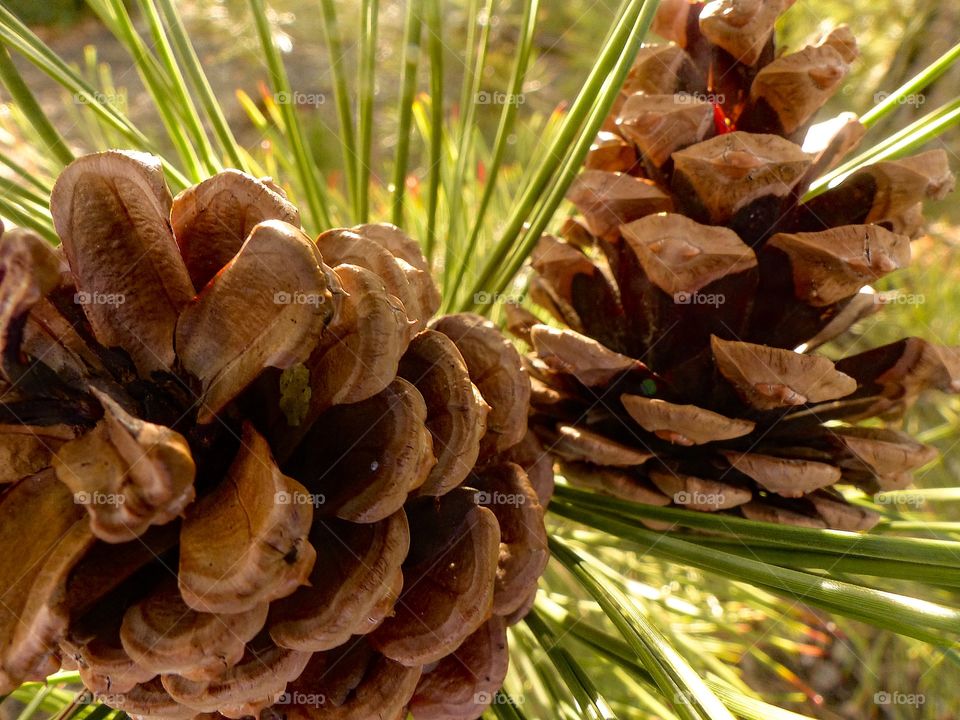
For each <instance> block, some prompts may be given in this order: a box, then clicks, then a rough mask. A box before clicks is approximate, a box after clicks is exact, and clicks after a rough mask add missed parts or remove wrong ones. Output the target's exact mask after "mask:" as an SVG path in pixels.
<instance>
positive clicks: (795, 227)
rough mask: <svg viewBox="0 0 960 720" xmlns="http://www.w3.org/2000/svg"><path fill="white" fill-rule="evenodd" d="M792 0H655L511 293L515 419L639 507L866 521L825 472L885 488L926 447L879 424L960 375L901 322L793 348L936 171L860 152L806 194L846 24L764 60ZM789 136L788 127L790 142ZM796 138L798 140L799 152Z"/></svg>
mask: <svg viewBox="0 0 960 720" xmlns="http://www.w3.org/2000/svg"><path fill="white" fill-rule="evenodd" d="M791 4H792V3H791V1H790V0H749V1H748V0H743V1H741V0H716V1H714V2H708V3H691V2H687V0H665V2H664V3H662V5H661V7H660V10H659V12H658V15H657V17H656V21H655V25H654V28H655V30H656V31H657V32H658V33H659V34H660V35H661V36H664V37H666V38H668V39H670V40H672V41H673V43H671V44H668V45H652V46H645V47H643V48H642V49H641V50H640V53H639V56H638V58H637V60H636V62H635V64H634V66H633V68H632V70H631V72H630V74H629V77H628V80H627V82H626V85H625V87H624V88H623V91H622V93H621V95H620V97H619V101H618V103H617V105H616V108H615V110H614V113H613V115H612V116H611V117H610V118H609V120H608V121H607V123H606V124H605V129H604V131H603V132H602V133H601V134H600V136H599V137H598V139H597V141H596V143H595V145H594V146H593V148H592V149H591V152H590V155H589V157H588V160H587V162H586V169H585V170H584V171H583V172H582V173H581V175H580V176H579V177H578V179H577V180H576V181H575V183H574V185H573V186H572V187H571V190H570V192H569V198H570V199H571V200H572V202H573V203H574V204H575V205H576V207H577V209H578V210H579V211H580V215H579V216H578V217H576V218H571V219H570V220H568V221H567V223H566V225H565V226H564V228H563V231H562V233H561V234H562V235H563V239H558V238H555V237H552V236H544V237H543V238H542V239H541V241H540V243H539V245H538V247H537V248H536V250H535V252H534V256H533V266H534V268H535V270H536V273H537V274H536V276H535V278H534V280H533V283H532V285H531V292H530V294H531V297H532V298H533V299H534V301H535V302H537V303H538V304H539V305H541V306H542V307H543V308H545V309H546V310H547V311H548V312H550V313H551V314H552V315H553V316H554V317H555V318H556V320H557V321H558V322H560V323H561V325H563V326H565V328H564V329H555V328H551V327H548V326H547V325H543V324H538V322H537V320H536V318H535V317H533V316H532V315H530V314H528V313H526V312H525V311H522V310H520V309H519V308H514V309H512V313H513V317H512V318H511V325H512V329H513V330H514V331H515V332H517V333H518V334H519V335H521V336H522V337H524V338H525V339H527V340H528V341H529V342H530V344H531V346H532V348H533V351H532V354H531V358H530V361H529V368H530V370H531V375H532V381H533V385H534V391H533V397H532V405H533V409H534V419H533V424H534V426H535V428H536V432H537V433H538V435H539V436H540V438H541V439H542V440H543V441H544V443H545V444H547V445H548V446H549V447H550V448H551V449H552V452H553V454H554V455H555V456H556V458H557V459H558V460H559V461H560V463H561V464H562V469H563V472H564V473H565V475H566V476H567V477H568V478H569V479H571V480H572V481H574V482H579V483H583V484H588V485H590V486H592V487H595V488H597V489H599V490H601V491H604V492H607V493H611V494H614V495H618V496H621V497H624V498H628V499H631V500H636V501H638V502H642V503H649V504H654V505H668V504H671V503H673V504H676V505H679V506H685V507H687V508H691V509H697V510H703V511H721V510H726V511H730V512H740V513H742V514H743V515H745V516H746V517H749V518H753V519H757V520H766V521H771V522H787V523H795V524H801V525H808V526H813V527H824V526H830V527H835V528H845V529H865V528H868V527H870V526H872V525H873V524H874V523H875V522H876V519H877V518H876V514H875V513H872V512H869V511H867V510H864V509H861V508H859V507H854V506H852V505H849V504H847V503H846V502H845V501H844V499H843V498H842V497H841V495H840V494H839V493H838V492H836V490H835V489H834V487H833V486H835V485H837V484H850V485H855V486H858V487H860V488H863V489H865V490H867V491H870V492H874V491H878V490H889V489H896V488H903V487H905V486H907V485H908V484H909V483H910V482H911V481H912V471H913V470H915V469H916V468H918V467H920V466H922V465H924V464H925V463H927V462H929V461H930V460H931V459H933V457H934V456H935V452H934V451H933V449H932V448H930V447H927V446H925V445H922V444H920V443H918V442H916V441H915V440H913V439H912V438H910V437H908V436H906V435H905V434H904V433H902V432H899V431H897V430H893V429H881V428H879V427H877V426H876V423H872V424H871V425H870V426H869V427H867V426H862V425H857V424H856V423H857V422H858V421H861V420H864V419H867V418H871V417H882V418H895V417H896V416H897V415H899V414H901V413H902V412H903V410H904V409H905V408H906V407H907V406H908V405H909V404H910V403H911V401H913V400H914V398H915V397H916V396H917V394H918V393H919V392H921V391H922V390H924V389H925V388H936V389H939V390H944V391H949V392H957V391H960V350H958V349H957V348H946V347H939V346H936V345H933V344H930V343H928V342H926V341H924V340H921V339H918V338H909V339H905V340H901V341H899V342H897V343H894V344H891V345H889V346H886V347H882V348H877V349H875V350H871V351H869V352H864V353H860V354H859V355H855V356H852V357H849V358H846V359H844V360H841V361H839V362H837V363H833V362H831V361H830V360H829V359H828V358H826V357H824V356H822V355H818V354H815V353H813V352H811V351H813V350H814V349H815V348H817V347H818V346H820V345H822V344H823V343H824V342H826V341H828V340H830V339H832V338H835V337H836V336H838V335H839V334H841V333H843V332H844V331H845V330H847V329H848V328H849V327H850V326H851V325H852V324H853V323H854V322H855V321H857V320H858V319H860V318H862V317H864V316H866V315H868V314H870V313H872V312H874V311H875V310H876V309H877V308H878V307H879V305H880V303H878V302H877V296H876V295H875V294H873V293H872V292H871V291H870V289H869V287H868V286H869V284H870V283H871V282H874V281H876V280H877V279H879V278H881V277H883V276H885V275H887V274H888V273H890V272H891V271H894V270H896V269H897V268H901V267H903V266H905V265H906V264H907V263H908V262H909V259H910V240H911V238H914V237H916V236H917V235H918V234H919V233H920V228H921V223H922V217H921V204H922V202H923V201H924V200H925V199H926V198H942V197H943V196H944V195H945V194H946V193H948V192H949V191H950V190H951V189H952V188H953V183H954V179H953V176H952V175H951V173H950V171H949V169H948V166H947V160H946V155H945V153H944V152H943V151H939V150H938V151H933V152H927V153H923V154H922V155H918V156H915V157H910V158H906V159H903V160H895V161H888V162H878V163H876V164H874V165H871V166H869V167H867V168H865V169H863V170H860V171H858V172H855V173H854V174H852V175H850V176H849V177H847V178H846V179H845V180H844V181H843V182H842V183H841V184H839V185H838V186H836V187H834V188H832V189H829V190H827V191H826V192H824V193H823V194H821V195H819V196H818V197H815V198H814V199H812V200H809V201H803V200H802V198H803V196H804V194H805V193H806V190H807V188H808V187H809V185H810V183H811V182H812V181H813V180H814V179H816V178H817V177H818V176H820V175H822V174H823V173H824V172H825V171H827V170H828V169H830V168H831V167H833V166H835V165H836V164H837V163H838V161H839V160H840V159H841V158H842V157H843V156H844V155H845V154H846V153H847V152H849V151H850V150H851V149H852V148H853V147H855V146H856V144H857V143H858V141H859V140H860V138H861V137H862V136H863V134H864V132H865V128H864V127H863V126H862V125H861V124H860V123H859V122H858V120H857V118H856V117H855V116H853V115H852V114H845V115H843V116H841V117H838V118H836V119H834V120H832V121H829V122H827V123H823V124H821V125H818V126H814V127H813V128H812V131H811V119H812V118H813V116H814V114H815V113H816V111H817V110H818V109H819V108H820V107H821V106H822V104H823V103H824V102H825V101H826V100H827V99H828V98H829V97H830V96H831V95H832V93H833V92H834V91H836V90H837V88H838V87H839V85H840V83H841V81H842V79H843V77H844V75H845V73H846V71H847V68H848V63H850V62H851V61H852V60H853V59H854V58H855V57H856V55H857V50H856V43H855V41H854V39H853V38H852V37H851V35H850V33H849V31H848V30H847V29H846V28H840V29H837V30H834V31H833V32H831V33H830V34H829V35H827V36H826V37H825V38H824V39H823V40H822V41H820V42H819V43H818V44H817V45H814V46H810V47H807V48H804V49H802V50H800V51H799V52H796V53H788V54H782V55H779V56H776V55H775V52H774V39H773V38H774V35H773V29H774V22H775V21H776V19H777V16H778V15H779V14H780V13H782V12H783V11H784V10H786V9H787V7H789V6H790V5H791ZM808 131H810V132H809V134H808ZM805 137H806V141H805V142H804V143H803V146H802V147H801V145H799V144H797V143H799V142H801V141H802V140H803V138H805Z"/></svg>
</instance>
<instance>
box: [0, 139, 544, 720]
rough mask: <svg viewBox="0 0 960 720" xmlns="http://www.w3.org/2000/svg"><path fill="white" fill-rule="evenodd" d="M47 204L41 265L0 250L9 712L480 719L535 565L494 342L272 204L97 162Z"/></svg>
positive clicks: (131, 165)
mask: <svg viewBox="0 0 960 720" xmlns="http://www.w3.org/2000/svg"><path fill="white" fill-rule="evenodd" d="M51 205H52V208H53V217H54V222H55V225H56V229H57V232H58V233H59V235H60V237H61V239H62V247H61V248H59V249H53V248H51V247H50V246H48V245H47V244H45V243H44V242H43V241H42V240H40V239H39V238H38V237H37V236H36V235H34V234H32V233H30V232H27V231H23V230H12V231H10V232H7V233H6V234H3V235H2V238H0V353H2V363H3V364H2V370H3V380H2V382H0V423H2V424H0V461H2V462H0V473H2V475H0V483H2V485H0V518H2V522H0V580H2V585H3V587H4V588H5V590H4V599H3V600H4V601H3V604H2V607H0V693H6V692H9V691H10V690H12V689H13V688H15V687H16V686H17V685H18V684H19V683H21V682H23V681H26V680H40V679H42V678H44V677H45V676H46V675H47V674H49V673H51V672H53V671H55V670H56V669H57V668H58V667H60V665H61V662H62V663H63V664H64V665H66V666H71V667H76V668H78V669H79V672H80V676H81V678H82V680H83V682H84V684H85V685H86V686H87V688H89V690H90V691H91V692H92V693H94V695H95V696H96V697H97V698H99V699H101V700H103V701H104V702H106V703H107V704H109V705H112V706H113V707H116V708H118V709H122V710H125V711H126V712H127V713H129V714H130V715H132V716H134V717H146V718H153V717H156V718H194V717H198V716H200V715H203V714H206V713H219V714H221V715H223V716H226V717H231V718H240V717H246V716H251V715H254V716H256V715H258V714H262V715H263V716H264V717H269V718H275V717H282V718H285V717H287V716H290V717H295V718H309V719H311V720H324V719H327V718H357V719H359V718H369V717H372V716H373V714H374V713H375V712H379V713H380V716H381V717H394V716H396V717H401V716H402V715H404V714H405V712H406V708H407V707H408V706H409V707H411V708H413V712H414V713H415V715H416V717H417V718H418V720H423V718H451V719H455V718H462V719H464V720H468V719H469V718H474V717H476V716H477V715H479V714H480V713H482V712H483V710H484V708H485V706H486V705H487V704H488V702H489V698H490V697H491V696H492V692H493V691H495V690H496V689H497V688H499V686H500V684H501V683H502V681H503V677H504V675H505V672H506V664H507V649H506V627H507V623H508V622H513V621H516V620H517V619H519V617H522V615H523V613H524V612H525V611H526V609H528V607H529V604H530V602H531V598H532V595H533V594H535V593H536V585H537V581H538V578H539V576H540V574H541V573H542V572H543V570H544V567H545V565H546V561H547V549H546V534H545V530H544V525H543V507H542V505H541V500H543V502H546V501H547V499H548V497H547V495H546V494H548V493H549V492H550V489H551V485H550V479H549V478H545V477H544V474H545V472H544V471H545V468H544V466H543V460H542V457H541V456H542V452H541V451H540V448H539V445H538V442H537V440H536V438H535V437H534V436H533V435H532V434H531V433H530V432H529V431H528V428H527V416H528V407H529V397H530V389H529V382H528V379H527V375H526V371H525V370H524V368H523V363H522V359H521V357H520V355H519V354H518V353H517V351H516V350H515V349H514V348H513V346H512V345H511V344H510V343H509V342H508V341H507V340H505V339H504V338H503V337H502V336H501V335H500V333H499V331H498V330H497V329H496V328H495V327H494V326H493V325H492V324H490V323H489V322H486V321H484V320H482V319H481V318H478V317H476V316H469V315H455V316H448V317H442V318H438V319H436V320H434V321H433V322H432V323H431V322H430V318H431V316H432V315H433V313H434V312H435V311H436V309H437V307H438V306H439V300H440V298H439V295H438V293H437V290H436V288H435V287H434V285H433V282H432V280H431V279H430V276H429V273H428V268H427V265H426V262H425V261H424V259H423V257H422V255H421V254H420V250H419V248H418V247H417V245H416V243H414V242H413V241H412V240H411V239H410V238H408V237H407V236H406V235H404V234H403V233H402V232H401V231H400V230H399V229H397V228H395V227H393V226H391V225H363V226H359V227H355V228H353V229H351V230H346V229H337V230H330V231H328V232H325V233H323V234H322V235H321V236H320V237H319V238H318V240H317V241H316V242H314V241H313V240H311V239H310V238H309V237H308V236H307V235H306V234H304V232H303V231H302V230H301V229H300V221H299V214H298V212H297V210H296V208H295V207H294V206H293V205H291V204H290V203H289V202H288V201H287V200H286V198H285V197H284V195H283V193H282V192H281V191H280V190H279V189H278V188H277V187H276V186H274V185H273V184H272V183H271V182H269V181H260V180H257V179H254V178H252V177H249V176H247V175H245V174H242V173H239V172H234V171H227V172H223V173H220V174H218V175H216V176H215V177H213V178H211V179H209V180H207V181H205V182H202V183H200V184H199V185H197V186H196V187H192V188H189V189H188V190H186V191H185V192H183V193H182V194H180V195H179V196H178V197H176V198H175V199H172V198H171V197H170V194H169V192H168V190H167V188H166V185H165V183H164V180H163V175H162V172H161V169H160V164H159V162H157V161H156V160H155V159H154V158H151V157H148V156H143V155H138V154H128V153H122V152H107V153H102V154H97V155H90V156H86V157H83V158H81V159H79V160H77V161H76V162H74V163H73V164H71V165H70V166H69V167H68V168H67V169H66V170H65V171H64V172H63V174H62V175H61V176H60V178H59V179H58V181H57V183H56V186H55V187H54V190H53V194H52V198H51ZM428 324H429V326H428ZM527 469H529V471H530V473H531V475H530V476H528V474H527ZM546 470H547V471H549V468H546ZM531 478H532V481H531ZM534 485H535V486H536V489H535V487H534ZM538 491H540V492H543V493H545V495H544V496H540V495H538ZM25 539H26V540H25Z"/></svg>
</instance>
